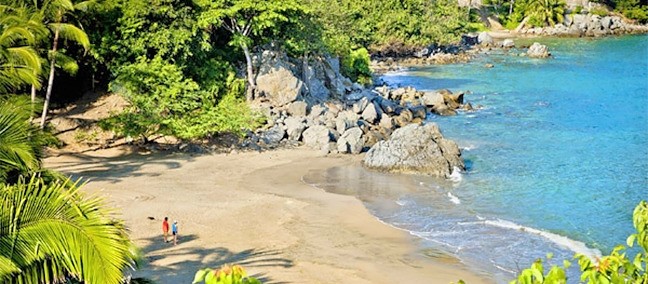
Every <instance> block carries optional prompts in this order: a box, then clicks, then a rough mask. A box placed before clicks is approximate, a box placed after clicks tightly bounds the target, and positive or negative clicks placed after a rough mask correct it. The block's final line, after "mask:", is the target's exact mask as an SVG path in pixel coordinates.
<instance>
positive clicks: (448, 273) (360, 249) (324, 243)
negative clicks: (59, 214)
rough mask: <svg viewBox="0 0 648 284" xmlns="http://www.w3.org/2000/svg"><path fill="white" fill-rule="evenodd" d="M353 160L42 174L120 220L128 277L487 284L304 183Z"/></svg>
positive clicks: (196, 163) (275, 157) (101, 159)
mask: <svg viewBox="0 0 648 284" xmlns="http://www.w3.org/2000/svg"><path fill="white" fill-rule="evenodd" d="M359 157H360V156H346V155H338V156H333V157H322V156H320V155H318V153H317V151H311V150H307V149H304V148H298V149H282V150H277V151H266V152H262V153H257V152H245V153H240V154H236V155H227V154H216V155H210V154H207V155H201V156H192V155H188V154H180V153H157V154H150V155H142V154H130V155H123V153H121V152H120V151H118V150H116V149H110V150H104V151H99V152H92V153H88V154H76V155H62V156H58V157H49V158H47V159H46V161H45V164H46V166H47V167H48V168H52V169H54V170H58V171H61V172H64V173H66V174H72V175H73V176H74V177H79V176H85V177H86V181H89V182H88V183H87V184H86V185H85V186H84V188H85V189H86V190H87V191H88V192H91V193H94V194H100V195H102V196H106V199H107V201H109V205H111V206H114V207H117V211H121V216H120V217H121V218H123V219H124V220H125V221H126V224H127V226H128V227H129V228H130V231H131V237H132V239H133V241H134V242H135V244H137V246H138V247H141V248H143V253H144V254H145V258H146V260H147V261H146V262H147V264H145V265H144V267H143V268H142V269H140V270H139V271H137V272H136V273H135V274H134V276H135V277H147V278H151V279H153V280H155V281H158V282H159V283H188V282H190V281H191V279H193V275H194V273H195V272H196V271H197V270H198V269H201V268H205V267H212V268H215V267H218V266H220V265H221V264H224V263H233V262H234V263H239V264H241V265H242V266H243V267H244V268H246V269H247V270H248V273H249V274H251V275H253V276H255V277H259V278H260V279H262V280H264V282H286V283H290V282H292V283H341V282H344V283H394V282H410V283H451V282H457V281H459V280H460V279H461V280H464V281H466V282H467V283H493V282H494V281H493V280H492V279H489V278H488V276H485V275H478V274H476V273H474V272H471V271H470V270H468V269H467V267H464V266H463V265H462V264H460V263H458V261H457V260H455V259H447V258H445V257H442V258H440V257H430V256H426V253H424V252H423V251H421V248H420V247H419V246H417V243H418V242H419V241H418V240H417V238H416V237H415V236H412V235H411V234H409V233H407V232H405V231H403V230H399V229H397V228H394V227H393V226H389V225H387V224H385V223H383V222H381V221H380V220H378V219H377V218H376V217H375V216H373V215H371V214H370V213H369V212H368V210H367V209H366V208H365V207H364V205H363V204H362V202H361V201H360V200H358V199H357V198H355V197H352V196H344V195H337V194H334V193H327V192H325V191H323V190H316V189H315V188H313V187H312V186H311V185H309V184H306V183H305V182H303V181H302V177H303V176H304V175H305V174H306V173H308V172H310V171H318V170H319V171H322V170H326V169H327V168H330V167H333V166H341V165H348V164H352V163H357V161H358V159H359ZM167 215H168V216H169V217H170V219H171V220H175V219H177V220H178V221H179V224H180V234H179V235H180V239H179V244H178V246H173V245H167V244H165V243H163V242H162V240H161V239H162V236H161V233H160V232H159V231H160V228H159V226H160V222H161V219H162V218H163V217H164V216H167ZM148 217H154V218H155V220H149V219H148ZM210 224H211V225H210ZM432 254H433V255H434V253H432ZM428 255H429V254H428Z"/></svg>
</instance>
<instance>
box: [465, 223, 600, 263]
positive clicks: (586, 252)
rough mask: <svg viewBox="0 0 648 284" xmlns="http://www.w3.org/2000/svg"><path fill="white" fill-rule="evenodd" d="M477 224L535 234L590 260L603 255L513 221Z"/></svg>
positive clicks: (563, 237)
mask: <svg viewBox="0 0 648 284" xmlns="http://www.w3.org/2000/svg"><path fill="white" fill-rule="evenodd" d="M475 223H483V224H486V225H490V226H495V227H499V228H504V229H511V230H517V231H523V232H526V233H530V234H535V235H538V236H541V237H544V238H545V239H547V240H549V241H551V242H552V243H555V244H557V245H559V246H562V247H564V248H567V249H569V250H571V251H573V252H575V253H580V254H583V255H586V256H587V257H589V258H590V259H596V258H600V257H601V255H602V254H601V251H599V250H598V249H592V248H589V247H587V245H585V243H583V242H580V241H576V240H572V239H570V238H568V237H565V236H561V235H558V234H555V233H551V232H547V231H543V230H539V229H535V228H531V227H526V226H522V225H519V224H516V223H513V222H511V221H506V220H501V219H497V220H484V221H481V222H475Z"/></svg>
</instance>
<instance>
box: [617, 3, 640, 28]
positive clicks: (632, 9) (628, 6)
mask: <svg viewBox="0 0 648 284" xmlns="http://www.w3.org/2000/svg"><path fill="white" fill-rule="evenodd" d="M614 4H615V7H614V10H615V11H617V12H620V13H621V14H623V15H624V16H626V17H627V18H629V19H633V20H637V21H638V22H639V23H642V24H646V23H648V3H646V2H645V1H643V2H642V1H640V0H616V1H614Z"/></svg>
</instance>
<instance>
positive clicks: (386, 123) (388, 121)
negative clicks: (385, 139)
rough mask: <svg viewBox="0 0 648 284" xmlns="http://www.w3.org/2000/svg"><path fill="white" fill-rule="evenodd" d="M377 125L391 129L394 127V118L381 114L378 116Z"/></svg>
mask: <svg viewBox="0 0 648 284" xmlns="http://www.w3.org/2000/svg"><path fill="white" fill-rule="evenodd" d="M378 125H380V127H384V128H387V129H392V128H394V119H393V118H391V117H390V116H389V115H383V116H382V117H381V118H380V123H379V124H378Z"/></svg>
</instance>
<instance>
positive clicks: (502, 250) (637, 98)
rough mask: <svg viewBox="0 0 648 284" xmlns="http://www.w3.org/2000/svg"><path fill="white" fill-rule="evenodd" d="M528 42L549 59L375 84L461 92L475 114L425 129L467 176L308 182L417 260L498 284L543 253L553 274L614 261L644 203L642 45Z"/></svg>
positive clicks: (646, 89) (360, 175)
mask: <svg viewBox="0 0 648 284" xmlns="http://www.w3.org/2000/svg"><path fill="white" fill-rule="evenodd" d="M537 41H538V42H541V43H543V44H546V45H548V46H549V49H550V51H551V53H552V55H553V57H552V58H550V59H531V58H527V57H520V56H513V55H511V54H510V53H508V52H502V51H493V52H492V53H491V54H488V55H479V56H477V57H476V58H475V59H474V60H473V61H471V62H470V63H466V64H451V65H439V66H429V67H420V68H411V69H408V70H405V71H399V72H392V73H388V74H385V75H384V76H383V77H382V79H383V80H384V81H385V82H386V83H387V84H389V85H390V86H394V87H395V86H413V87H415V88H416V89H419V90H436V89H449V90H451V91H453V92H458V91H465V92H467V94H466V95H465V100H466V101H467V102H469V103H471V104H472V105H473V106H479V109H478V110H476V111H471V112H460V113H459V114H458V115H457V116H452V117H440V116H432V117H429V118H428V119H427V121H428V123H429V122H433V123H437V124H438V125H439V126H440V128H441V131H442V132H443V134H444V136H445V137H446V138H449V139H452V140H454V141H456V142H457V143H458V144H459V146H460V148H461V149H462V156H463V158H464V159H465V161H466V165H467V167H468V169H467V171H465V172H463V173H461V174H460V175H459V174H458V175H454V176H453V177H452V178H451V179H448V180H439V179H433V178H429V177H423V176H403V175H391V174H381V173H375V172H370V171H367V170H364V169H362V168H360V167H347V168H333V169H329V170H328V171H326V172H323V173H322V172H318V173H311V174H309V175H308V176H306V177H304V180H305V181H306V182H309V183H311V184H313V185H314V186H316V187H320V188H322V189H324V190H327V191H330V192H335V193H339V194H348V195H353V196H356V197H357V198H359V199H361V200H362V201H363V202H364V204H365V205H366V206H367V208H368V209H369V210H370V211H371V212H372V213H373V214H374V215H375V216H376V217H377V218H378V219H380V220H381V221H383V222H385V223H387V224H390V225H392V226H394V227H397V228H400V229H403V230H406V231H408V232H410V233H411V234H412V235H415V236H417V237H419V238H421V240H422V244H423V245H422V246H423V247H422V249H421V251H422V252H430V254H432V255H434V254H438V253H443V254H448V255H452V256H454V257H457V258H458V259H459V260H461V261H462V262H463V263H464V264H466V265H467V266H468V267H470V268H471V269H473V270H474V271H475V272H478V273H482V274H484V275H488V276H489V277H490V278H492V279H494V280H495V281H496V282H497V283H508V281H509V280H512V279H513V278H514V277H515V275H516V273H517V272H519V271H520V270H521V269H524V268H526V267H529V266H530V264H531V263H532V262H533V261H534V260H535V259H537V258H545V256H546V255H547V254H548V253H551V254H553V258H552V259H551V260H549V263H551V264H561V263H562V260H563V259H568V260H572V259H573V255H574V253H576V252H578V253H584V254H587V255H590V256H592V257H596V256H598V255H600V254H602V253H603V254H607V253H609V252H610V251H611V250H612V248H613V247H614V246H615V245H617V244H624V243H625V240H626V238H627V236H628V235H630V234H632V233H633V232H634V228H633V227H632V219H631V217H632V210H633V209H634V207H635V206H636V205H637V204H638V203H639V201H640V200H646V199H648V36H646V35H640V36H624V37H610V38H603V39H537ZM522 51H523V50H518V51H513V52H512V53H519V52H522ZM486 64H493V65H494V68H486V67H485V65H486ZM577 266H578V265H577V263H575V262H574V267H575V268H573V269H571V270H570V271H569V277H570V280H569V283H578V276H577V275H578V270H577Z"/></svg>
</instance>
